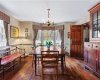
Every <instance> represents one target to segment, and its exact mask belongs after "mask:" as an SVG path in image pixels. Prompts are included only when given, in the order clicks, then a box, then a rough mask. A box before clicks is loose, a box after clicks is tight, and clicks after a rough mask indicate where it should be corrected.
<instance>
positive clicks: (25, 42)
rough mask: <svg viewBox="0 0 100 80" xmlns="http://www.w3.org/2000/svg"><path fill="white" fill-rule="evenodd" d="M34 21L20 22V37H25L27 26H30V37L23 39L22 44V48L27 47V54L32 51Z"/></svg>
mask: <svg viewBox="0 0 100 80" xmlns="http://www.w3.org/2000/svg"><path fill="white" fill-rule="evenodd" d="M32 25H33V23H32V22H20V33H21V34H20V37H25V28H28V37H27V38H25V39H23V40H22V39H21V41H20V44H23V45H21V48H25V51H26V54H29V53H30V52H31V51H32V48H31V47H32V43H33V29H32Z"/></svg>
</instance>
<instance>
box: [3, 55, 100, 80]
mask: <svg viewBox="0 0 100 80" xmlns="http://www.w3.org/2000/svg"><path fill="white" fill-rule="evenodd" d="M3 80H42V78H41V65H40V64H39V65H38V67H37V76H35V74H34V66H33V67H32V57H31V56H28V57H26V61H24V59H23V60H22V64H21V65H20V63H17V64H16V66H15V68H14V70H13V69H9V70H8V71H6V72H5V78H4V79H3ZM45 80H55V78H54V77H53V76H45ZM58 80H100V79H99V78H98V77H96V76H95V75H93V74H92V72H90V71H88V70H86V69H84V65H83V61H82V60H77V59H74V58H69V57H66V62H65V66H64V74H62V72H61V68H60V65H59V74H58Z"/></svg>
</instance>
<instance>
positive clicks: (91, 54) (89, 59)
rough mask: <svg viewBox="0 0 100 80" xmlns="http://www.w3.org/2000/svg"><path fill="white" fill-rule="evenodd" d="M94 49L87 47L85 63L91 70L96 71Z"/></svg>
mask: <svg viewBox="0 0 100 80" xmlns="http://www.w3.org/2000/svg"><path fill="white" fill-rule="evenodd" d="M96 58H97V53H96V50H93V49H89V50H88V54H87V65H88V66H89V67H90V68H91V69H92V70H93V71H96Z"/></svg>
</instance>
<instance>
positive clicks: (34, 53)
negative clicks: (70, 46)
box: [30, 46, 67, 75]
mask: <svg viewBox="0 0 100 80" xmlns="http://www.w3.org/2000/svg"><path fill="white" fill-rule="evenodd" d="M47 50H52V51H59V54H58V56H59V58H60V61H61V70H62V73H63V72H64V60H65V54H67V51H66V50H65V49H63V48H61V47H58V46H51V47H50V48H49V49H48V48H47V46H38V47H37V48H35V49H32V51H31V52H30V55H32V56H33V59H34V63H35V66H34V68H35V75H36V70H37V57H38V56H41V55H42V54H41V51H47Z"/></svg>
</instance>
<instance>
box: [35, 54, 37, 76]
mask: <svg viewBox="0 0 100 80" xmlns="http://www.w3.org/2000/svg"><path fill="white" fill-rule="evenodd" d="M36 58H37V57H36V55H35V75H36Z"/></svg>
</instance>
